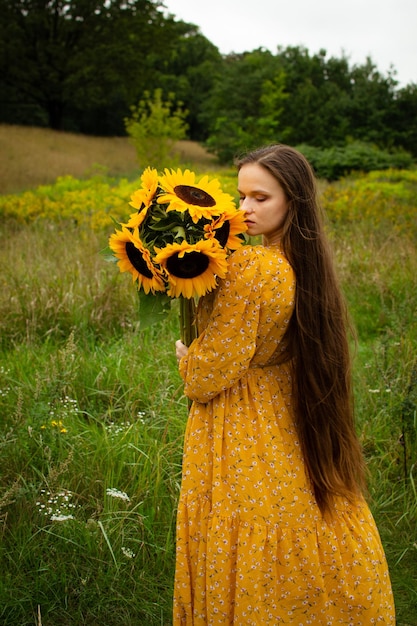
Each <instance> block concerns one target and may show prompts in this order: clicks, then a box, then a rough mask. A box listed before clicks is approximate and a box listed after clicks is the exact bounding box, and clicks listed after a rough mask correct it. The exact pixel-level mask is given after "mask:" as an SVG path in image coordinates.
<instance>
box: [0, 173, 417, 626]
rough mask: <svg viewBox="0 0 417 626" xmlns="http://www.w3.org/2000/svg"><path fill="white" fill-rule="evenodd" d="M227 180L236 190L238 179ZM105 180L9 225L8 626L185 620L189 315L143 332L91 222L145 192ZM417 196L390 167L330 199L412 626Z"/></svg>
mask: <svg viewBox="0 0 417 626" xmlns="http://www.w3.org/2000/svg"><path fill="white" fill-rule="evenodd" d="M219 179H220V180H221V183H222V186H223V188H224V189H225V190H227V191H228V192H230V193H234V189H235V184H236V181H235V173H234V172H233V173H232V172H230V173H228V172H223V173H222V174H220V175H219ZM104 183H105V181H104V180H102V181H101V184H100V185H98V184H97V180H93V181H91V190H90V192H89V194H88V195H86V193H87V192H86V189H87V187H86V186H85V185H84V184H83V183H81V182H80V183H79V184H78V185H76V184H75V182H74V181H68V180H64V181H63V180H61V181H59V182H58V183H57V185H56V186H48V189H47V190H45V188H41V189H40V190H39V191H38V192H37V191H34V192H31V196H30V197H29V196H27V195H26V194H23V195H21V196H16V199H19V202H17V200H16V204H15V205H14V209H13V211H14V213H13V215H12V213H11V212H9V213H8V214H7V215H8V217H7V218H5V215H6V213H5V212H6V211H7V206H8V205H10V204H11V203H12V198H13V197H12V196H8V197H7V198H8V201H7V203H4V204H2V205H1V207H0V216H1V220H0V224H1V225H0V238H1V246H0V263H1V266H2V268H3V272H2V277H1V280H2V290H1V292H0V336H1V338H2V343H1V346H0V426H1V428H0V447H1V451H2V454H1V455H0V477H1V478H0V528H1V533H2V543H1V549H0V567H1V572H2V576H1V579H0V622H1V623H5V624H7V625H8V626H26V625H27V626H29V625H32V624H35V623H37V624H40V623H42V624H44V625H45V626H49V625H55V624H59V625H60V626H61V625H62V626H79V625H81V624H83V625H86V626H87V625H89V626H93V625H95V624H105V625H106V626H116V625H120V624H125V625H126V626H134V625H136V624H143V623H146V624H149V625H150V626H152V625H155V626H157V625H160V624H165V625H168V624H170V623H171V594H172V583H173V575H174V554H175V546H174V529H175V510H176V502H177V497H178V492H179V482H180V473H181V450H182V440H183V433H184V429H185V423H186V418H187V404H186V401H185V398H184V397H183V395H182V382H181V380H180V377H179V374H178V371H177V364H176V360H175V352H174V341H175V339H177V338H178V336H179V325H178V307H175V306H174V307H173V308H172V309H171V312H170V313H169V315H168V316H167V317H166V318H165V321H164V322H163V323H161V324H159V325H154V326H152V327H150V328H148V329H146V330H142V331H141V330H140V326H139V324H138V310H137V294H136V291H135V289H134V288H132V285H131V283H130V281H128V280H126V279H125V278H126V277H125V276H123V275H120V274H118V273H117V272H115V271H114V267H112V266H110V265H109V264H107V263H105V262H104V261H103V259H102V256H101V255H100V254H99V251H100V250H101V249H102V248H103V247H104V245H105V244H106V241H107V237H108V234H109V232H110V230H111V228H112V226H111V223H110V222H109V223H108V227H107V225H105V224H103V222H101V219H98V220H93V219H91V215H93V214H94V212H95V211H96V210H99V209H101V207H102V206H103V197H105V196H106V193H107V194H108V195H107V198H108V204H109V205H114V206H110V207H109V213H110V214H111V213H113V212H114V213H117V211H119V210H120V203H121V202H122V198H123V197H124V198H125V199H126V198H128V197H129V194H130V193H131V188H130V187H129V185H127V183H126V181H122V182H121V183H120V187H118V186H117V185H116V184H115V182H114V181H107V186H106V187H105V188H104V187H102V184H103V185H104ZM416 184H417V181H416V172H415V171H397V170H386V171H379V172H372V173H370V174H367V175H361V176H359V177H355V178H353V177H351V178H347V179H343V180H341V181H340V182H337V183H333V184H326V185H323V187H324V190H323V196H322V197H323V203H324V205H325V208H326V212H327V214H328V217H329V233H330V235H331V237H332V240H333V242H334V248H335V254H336V262H337V267H338V271H339V274H340V279H341V282H342V286H343V290H344V292H345V294H346V298H347V300H348V304H349V310H350V312H351V315H352V318H353V321H354V324H355V326H356V328H357V335H358V340H357V350H356V357H355V361H354V391H355V400H356V412H357V417H358V428H359V433H360V437H361V440H362V444H363V447H364V451H365V454H366V459H367V463H368V467H369V488H370V503H371V507H372V511H373V514H374V516H375V518H376V521H377V523H378V527H379V530H380V533H381V538H382V542H383V545H384V548H385V550H386V553H387V557H388V561H389V565H390V572H391V577H392V581H393V586H394V595H395V601H396V606H397V623H398V624H399V625H405V624H407V625H408V624H414V623H415V615H416V614H417V593H416V585H415V581H416V577H417V569H416V563H417V561H416V547H415V543H416V536H415V525H416V519H417V490H416V480H417V478H416V463H417V423H416V411H417V383H416V371H417V361H416V354H417V316H416V314H415V313H416V310H417V282H416V281H417V253H416V242H417V232H416V227H415V224H416V219H415V217H416V202H415V198H416ZM104 189H105V190H107V191H105V190H104ZM69 190H71V195H70V196H68V195H66V194H68V192H69ZM94 193H95V194H96V200H95V201H94ZM77 194H78V195H79V199H78V201H77ZM38 195H40V196H41V197H42V202H43V203H44V204H45V206H46V197H47V196H49V197H50V199H51V205H50V206H49V209H48V212H47V213H45V214H41V213H38V212H36V211H35V212H33V213H30V211H29V210H28V206H30V204H33V203H36V197H37V196H38ZM64 198H65V202H64ZM87 199H88V202H87ZM19 203H20V204H19ZM83 203H87V204H88V213H90V214H91V215H90V217H89V218H88V219H86V220H85V221H83V220H82V219H81V211H80V210H79V208H78V207H79V206H81V205H82V204H83ZM71 206H73V207H74V211H75V213H74V216H73V218H71V208H70V207H71ZM19 207H20V208H19ZM64 207H66V213H65V214H64V215H63V214H62V211H63V210H64ZM19 211H21V212H22V216H23V217H24V219H22V220H20V219H19ZM124 212H125V204H124V205H123V214H124ZM94 224H96V229H95V230H94V229H93V225H94ZM103 226H105V227H106V229H107V228H108V232H106V230H105V229H104V228H103Z"/></svg>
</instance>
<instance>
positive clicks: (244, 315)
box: [180, 246, 262, 402]
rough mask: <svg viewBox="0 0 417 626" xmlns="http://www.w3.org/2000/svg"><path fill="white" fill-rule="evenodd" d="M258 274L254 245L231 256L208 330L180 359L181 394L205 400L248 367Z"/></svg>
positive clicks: (256, 309) (255, 325)
mask: <svg viewBox="0 0 417 626" xmlns="http://www.w3.org/2000/svg"><path fill="white" fill-rule="evenodd" d="M261 292H262V286H261V273H260V271H259V260H258V258H257V255H256V252H255V251H254V249H253V248H252V247H249V246H248V247H243V248H240V249H238V250H237V251H236V252H234V253H233V254H232V255H231V257H230V258H229V269H228V273H227V275H226V278H225V279H224V280H223V281H222V282H221V284H220V286H219V289H218V293H217V295H216V299H215V302H214V307H213V310H212V313H211V316H210V319H209V321H208V324H207V326H206V328H205V329H204V330H203V332H202V333H201V335H200V336H199V337H198V338H197V339H195V340H194V341H193V343H192V344H191V346H190V348H189V350H188V354H187V356H185V357H183V358H182V359H181V361H180V374H181V376H182V378H183V379H184V383H185V387H184V391H185V394H186V395H187V396H188V397H189V398H190V399H191V400H197V401H198V402H208V401H209V400H211V399H212V398H214V397H215V396H216V395H217V394H219V393H220V392H221V391H224V390H225V389H228V388H229V387H231V386H232V385H233V384H234V383H236V382H237V381H238V380H239V379H240V378H241V377H242V376H243V374H244V373H245V372H246V371H247V369H248V368H249V364H250V361H251V359H252V357H253V355H254V352H255V349H256V337H257V331H258V323H259V314H260V301H261Z"/></svg>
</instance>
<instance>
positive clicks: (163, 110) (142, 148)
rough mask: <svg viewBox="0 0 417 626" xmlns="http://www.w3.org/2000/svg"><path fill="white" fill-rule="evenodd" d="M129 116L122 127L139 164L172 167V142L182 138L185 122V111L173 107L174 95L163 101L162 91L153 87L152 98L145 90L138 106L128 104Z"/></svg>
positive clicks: (173, 155) (184, 131) (173, 163)
mask: <svg viewBox="0 0 417 626" xmlns="http://www.w3.org/2000/svg"><path fill="white" fill-rule="evenodd" d="M131 113H132V116H131V117H129V118H126V119H125V126H126V130H127V132H128V135H129V136H130V138H131V140H132V142H133V144H134V146H135V148H136V154H137V156H138V161H139V165H140V166H141V167H145V165H149V166H151V167H155V168H156V169H161V168H162V167H164V166H165V167H169V166H174V165H175V164H176V163H175V161H176V159H175V154H174V152H173V150H174V146H175V143H176V142H177V141H178V140H180V139H184V137H185V134H186V130H187V125H186V123H185V121H184V118H185V116H186V111H183V110H182V109H181V108H180V107H177V108H175V109H174V95H173V94H170V95H169V96H168V99H167V100H166V101H165V102H164V101H163V100H162V90H161V89H156V90H155V92H154V94H153V99H152V98H151V97H150V94H149V92H145V94H144V97H143V99H142V100H141V101H140V102H139V104H138V105H137V106H133V107H131Z"/></svg>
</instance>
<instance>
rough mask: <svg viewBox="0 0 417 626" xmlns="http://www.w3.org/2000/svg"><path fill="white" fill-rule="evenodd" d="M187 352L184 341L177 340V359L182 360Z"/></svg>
mask: <svg viewBox="0 0 417 626" xmlns="http://www.w3.org/2000/svg"><path fill="white" fill-rule="evenodd" d="M187 352H188V348H187V346H185V345H184V344H183V343H182V341H180V340H179V339H178V341H176V342H175V355H176V357H177V361H180V359H182V357H183V356H185V355H186V354H187Z"/></svg>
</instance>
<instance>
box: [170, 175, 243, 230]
mask: <svg viewBox="0 0 417 626" xmlns="http://www.w3.org/2000/svg"><path fill="white" fill-rule="evenodd" d="M164 172H165V176H162V177H161V178H160V181H159V182H160V185H161V187H162V190H163V193H162V194H161V195H159V196H158V203H160V204H168V205H169V206H168V207H167V209H166V210H167V211H179V212H181V213H183V212H185V211H188V212H189V214H190V216H191V218H192V220H193V222H194V223H195V224H196V223H197V222H198V221H199V220H200V219H201V218H202V217H204V218H206V219H212V217H213V216H216V215H221V214H222V213H223V212H224V211H230V210H232V209H234V208H235V205H234V201H233V198H232V196H230V195H229V194H228V193H224V192H223V191H222V190H221V188H220V183H219V181H218V180H216V179H215V180H212V181H209V179H208V176H203V178H201V180H200V181H199V182H198V183H196V182H195V173H194V172H191V171H190V170H185V172H182V171H181V170H180V169H178V170H177V171H175V170H168V169H165V170H164Z"/></svg>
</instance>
